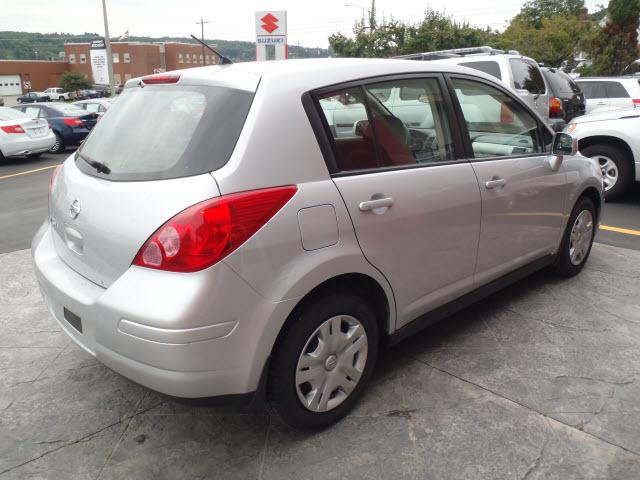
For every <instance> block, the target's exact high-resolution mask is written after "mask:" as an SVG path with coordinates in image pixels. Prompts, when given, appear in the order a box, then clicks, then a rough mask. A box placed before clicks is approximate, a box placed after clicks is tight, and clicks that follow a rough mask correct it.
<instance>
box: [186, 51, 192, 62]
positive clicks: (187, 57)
mask: <svg viewBox="0 0 640 480" xmlns="http://www.w3.org/2000/svg"><path fill="white" fill-rule="evenodd" d="M186 59H187V63H191V56H190V55H189V54H188V53H187V54H186Z"/></svg>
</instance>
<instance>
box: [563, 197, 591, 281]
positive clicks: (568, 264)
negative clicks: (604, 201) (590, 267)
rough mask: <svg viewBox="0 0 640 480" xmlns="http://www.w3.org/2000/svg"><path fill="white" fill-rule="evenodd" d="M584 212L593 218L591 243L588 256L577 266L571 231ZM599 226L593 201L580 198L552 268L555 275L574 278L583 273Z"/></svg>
mask: <svg viewBox="0 0 640 480" xmlns="http://www.w3.org/2000/svg"><path fill="white" fill-rule="evenodd" d="M584 211H588V212H589V213H590V214H591V218H592V225H591V242H590V243H589V248H588V249H587V251H586V254H585V255H584V256H583V257H582V259H581V260H580V262H579V263H578V264H575V263H574V262H572V261H571V247H572V246H571V231H572V230H573V227H574V224H575V223H576V219H577V218H578V216H579V215H580V214H581V213H582V212H584ZM597 225H598V224H597V216H596V207H595V205H594V204H593V201H592V200H591V199H590V198H588V197H580V198H579V199H578V201H577V202H576V204H575V206H574V207H573V211H572V212H571V216H570V217H569V221H568V222H567V227H566V229H565V232H564V235H563V236H562V243H561V244H560V249H559V250H558V254H557V256H556V261H555V263H554V264H553V267H552V269H553V271H554V272H555V273H557V274H558V275H561V276H563V277H573V276H574V275H577V274H578V273H580V272H581V271H582V269H583V268H584V266H585V264H586V263H587V260H588V259H589V254H590V253H591V247H592V246H593V239H594V237H595V235H596V228H597Z"/></svg>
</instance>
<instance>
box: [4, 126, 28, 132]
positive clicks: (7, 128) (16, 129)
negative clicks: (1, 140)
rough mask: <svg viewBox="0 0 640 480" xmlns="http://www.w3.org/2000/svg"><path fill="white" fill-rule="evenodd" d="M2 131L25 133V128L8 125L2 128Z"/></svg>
mask: <svg viewBox="0 0 640 480" xmlns="http://www.w3.org/2000/svg"><path fill="white" fill-rule="evenodd" d="M0 129H1V130H2V131H3V132H5V133H24V128H22V127H21V126H20V125H7V126H4V127H0Z"/></svg>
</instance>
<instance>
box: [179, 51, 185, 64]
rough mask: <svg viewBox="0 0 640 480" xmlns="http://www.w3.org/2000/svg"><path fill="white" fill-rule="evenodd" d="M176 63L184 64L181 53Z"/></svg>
mask: <svg viewBox="0 0 640 480" xmlns="http://www.w3.org/2000/svg"><path fill="white" fill-rule="evenodd" d="M178 63H184V57H183V55H182V54H181V53H179V54H178Z"/></svg>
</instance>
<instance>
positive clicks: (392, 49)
mask: <svg viewBox="0 0 640 480" xmlns="http://www.w3.org/2000/svg"><path fill="white" fill-rule="evenodd" d="M353 33H354V34H355V37H354V38H348V37H347V36H345V35H343V34H342V33H335V34H333V35H331V37H329V44H330V45H331V48H332V49H333V50H334V52H335V53H336V55H337V56H340V57H391V56H394V55H403V54H407V53H416V52H428V51H432V50H444V49H449V48H462V47H475V46H479V45H486V44H492V43H495V41H496V40H497V38H498V33H497V32H493V31H491V30H489V29H486V30H484V29H480V28H476V27H471V26H470V25H469V24H468V23H458V22H455V21H454V20H453V19H452V18H451V17H450V16H448V15H446V14H444V13H442V12H436V11H434V10H427V11H426V12H425V16H424V19H423V20H422V21H421V22H419V23H416V24H408V23H404V22H401V21H398V20H394V19H391V20H389V21H386V22H384V23H383V24H381V25H379V26H377V28H371V27H368V26H365V25H364V24H363V22H362V21H360V22H356V25H355V26H354V28H353Z"/></svg>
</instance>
